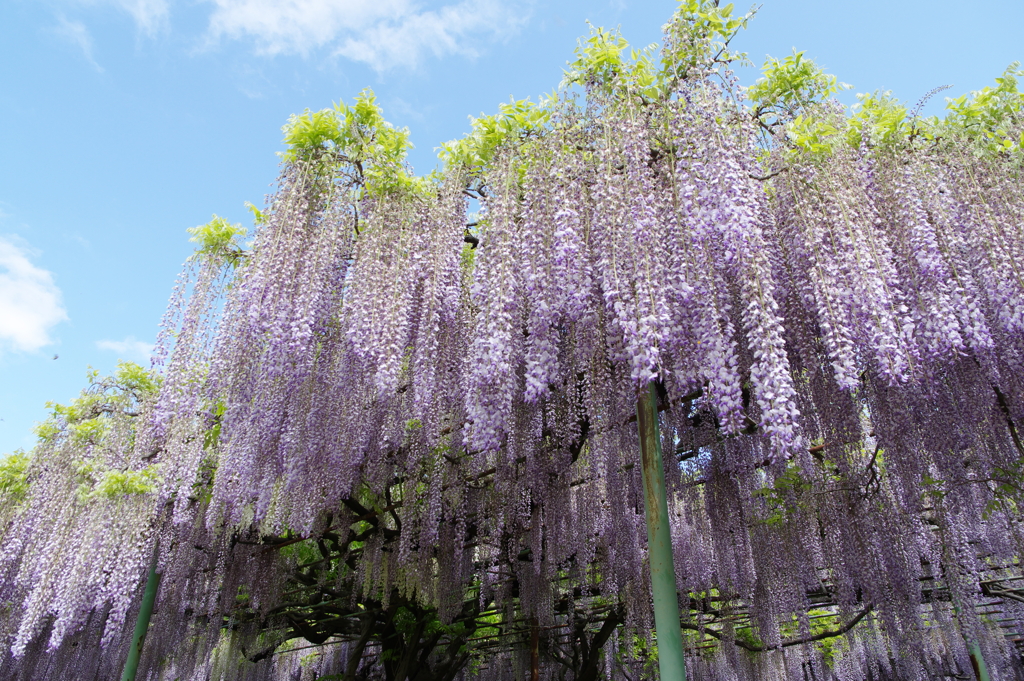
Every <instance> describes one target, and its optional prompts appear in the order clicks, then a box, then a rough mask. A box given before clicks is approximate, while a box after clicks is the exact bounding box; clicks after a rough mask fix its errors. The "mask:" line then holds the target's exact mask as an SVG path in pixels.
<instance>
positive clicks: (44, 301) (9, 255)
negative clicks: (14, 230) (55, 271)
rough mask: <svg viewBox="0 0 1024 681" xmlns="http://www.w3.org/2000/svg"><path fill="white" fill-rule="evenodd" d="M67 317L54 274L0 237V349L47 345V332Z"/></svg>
mask: <svg viewBox="0 0 1024 681" xmlns="http://www.w3.org/2000/svg"><path fill="white" fill-rule="evenodd" d="M19 241H20V240H19ZM67 318H68V316H67V312H66V311H65V310H64V306H63V304H62V303H61V293H60V289H59V288H57V285H56V284H55V283H54V282H53V275H52V274H50V273H49V272H48V271H46V270H44V269H40V268H39V267H36V266H35V265H33V264H32V262H31V261H30V260H29V253H28V248H27V247H25V246H22V245H20V244H19V243H17V242H16V241H15V240H14V239H12V238H8V237H0V349H14V350H21V351H25V352H31V351H34V350H38V349H39V348H41V347H43V346H44V345H49V344H50V343H52V342H53V341H52V340H51V338H50V329H51V328H52V327H54V326H55V325H57V324H58V323H60V322H62V321H64V320H66V319H67Z"/></svg>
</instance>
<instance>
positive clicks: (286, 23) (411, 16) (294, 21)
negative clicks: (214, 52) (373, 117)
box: [210, 0, 527, 70]
mask: <svg viewBox="0 0 1024 681" xmlns="http://www.w3.org/2000/svg"><path fill="white" fill-rule="evenodd" d="M210 1H211V2H213V3H214V5H216V8H215V9H214V11H213V14H212V16H211V17H210V35H211V37H212V38H214V39H217V38H220V37H222V36H226V37H229V38H242V37H246V36H248V37H251V38H254V39H255V41H256V44H257V46H258V49H259V51H260V52H262V53H264V54H269V55H275V54H302V55H306V54H309V53H310V52H311V51H313V50H317V49H322V48H327V49H330V50H331V52H332V54H335V55H338V56H343V57H347V58H348V59H353V60H355V61H361V62H364V63H366V64H369V65H370V66H372V67H373V68H375V69H377V70H385V69H389V68H392V67H396V66H405V67H414V66H416V65H417V64H418V63H419V62H420V60H421V58H422V56H423V55H424V54H433V55H434V56H439V57H440V56H444V55H447V54H462V55H466V56H474V55H475V54H477V52H478V49H477V46H479V45H482V44H486V43H487V41H488V40H493V39H494V38H500V37H502V36H506V35H509V34H511V33H513V32H515V31H516V30H518V29H519V28H520V27H521V26H522V24H523V23H524V22H525V21H526V18H527V17H526V12H525V11H524V10H523V8H522V7H517V3H515V2H509V1H506V2H499V1H498V0H477V1H476V2H469V1H463V2H459V3H457V4H449V5H444V6H442V7H439V8H436V9H422V8H421V7H420V5H418V4H416V3H415V2H413V0H210Z"/></svg>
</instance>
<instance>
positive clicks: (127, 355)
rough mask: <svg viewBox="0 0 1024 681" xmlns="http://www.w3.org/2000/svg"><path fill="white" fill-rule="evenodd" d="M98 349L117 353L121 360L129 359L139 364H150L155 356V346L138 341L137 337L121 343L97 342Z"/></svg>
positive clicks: (126, 339) (128, 338)
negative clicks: (150, 360) (151, 357)
mask: <svg viewBox="0 0 1024 681" xmlns="http://www.w3.org/2000/svg"><path fill="white" fill-rule="evenodd" d="M96 347H97V348H99V349H100V350H112V351H114V352H116V353H117V354H118V355H119V359H129V360H135V361H137V362H148V361H149V358H150V356H152V354H153V344H152V343H147V342H145V341H140V340H136V338H135V336H128V337H127V338H125V339H124V340H120V341H111V340H101V341H96Z"/></svg>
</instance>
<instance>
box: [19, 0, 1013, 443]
mask: <svg viewBox="0 0 1024 681" xmlns="http://www.w3.org/2000/svg"><path fill="white" fill-rule="evenodd" d="M675 6H676V4H675V2H673V1H657V2H654V1H649V2H624V1H621V0H620V1H614V2H607V1H605V0H598V1H596V2H590V3H587V2H574V1H566V2H557V3H556V2H542V1H540V0H534V1H530V0H503V1H500V2H499V1H497V0H474V1H472V2H470V1H460V0H451V1H450V2H447V3H445V2H439V3H427V2H415V1H414V0H372V1H369V0H187V1H176V0H48V1H30V0H3V2H2V3H0V159H2V161H3V162H2V164H0V419H2V420H0V452H6V451H10V450H12V449H14V448H16V447H26V448H27V447H30V446H31V444H32V442H33V437H32V435H31V428H32V425H33V423H34V422H35V421H38V420H41V419H43V418H44V417H45V415H46V410H45V408H44V403H45V402H46V401H47V400H56V401H67V400H69V399H71V398H73V397H74V396H75V395H76V394H77V393H78V392H79V391H80V390H81V389H82V387H84V385H85V374H86V371H87V368H88V367H89V366H93V367H95V368H97V369H99V370H100V371H102V372H107V371H110V370H111V369H112V368H113V366H114V364H115V363H116V361H117V359H118V358H119V357H120V358H124V359H133V360H136V361H146V357H147V353H148V349H149V347H150V345H149V344H150V343H152V341H153V340H154V338H155V336H156V330H157V324H158V323H159V320H160V317H161V315H162V314H163V311H164V307H165V305H166V303H167V299H168V296H169V294H170V291H171V287H172V286H173V284H174V280H175V277H176V275H177V273H178V271H179V270H180V267H181V263H182V261H183V260H184V259H185V258H186V257H187V256H188V255H189V253H190V252H191V248H190V245H189V243H188V239H187V234H186V233H185V228H187V227H191V226H194V225H197V224H201V223H204V222H206V221H208V220H209V219H210V217H211V215H212V214H213V213H217V214H219V215H222V216H224V217H227V218H228V219H229V220H231V221H232V222H243V223H245V224H248V218H249V216H248V213H247V212H246V210H245V208H244V203H245V202H246V201H252V202H253V203H256V204H257V205H261V204H262V201H263V197H264V195H265V194H266V193H267V192H269V191H271V190H272V187H271V185H272V183H273V181H274V179H275V177H276V175H277V160H278V159H277V157H276V155H275V152H277V151H279V150H280V149H281V143H280V138H281V133H280V127H281V125H282V124H283V123H284V121H285V120H286V119H287V118H288V115H289V114H291V113H294V112H300V111H302V110H303V109H305V108H311V109H319V108H323V107H326V106H330V104H331V103H332V102H334V101H338V100H341V99H344V100H346V101H351V100H352V98H353V97H354V96H355V94H356V93H358V92H359V91H360V90H361V89H362V88H364V87H371V88H373V89H374V90H375V91H376V93H377V96H378V102H379V103H380V104H381V105H382V106H383V108H384V113H385V116H386V117H387V118H388V119H389V120H391V121H392V122H394V123H395V124H397V125H400V126H408V127H409V128H410V129H411V130H412V140H413V142H414V144H416V149H414V150H413V152H412V155H411V160H412V163H413V164H414V166H415V168H416V169H417V171H418V172H427V171H429V170H430V169H431V168H432V167H433V166H434V158H435V156H434V148H435V147H436V146H437V145H438V144H440V143H441V142H443V141H446V140H449V139H452V138H456V137H460V136H461V135H462V134H463V133H465V132H466V131H467V130H468V129H469V124H468V121H467V115H470V114H472V115H479V114H480V113H492V112H494V111H495V110H496V108H497V104H498V103H499V102H501V101H507V100H508V98H509V96H514V97H515V98H517V99H521V98H524V97H527V96H530V97H533V98H534V99H536V98H537V96H538V95H540V94H542V93H545V92H550V91H551V90H552V89H553V88H554V87H555V86H556V85H557V84H558V81H559V80H560V78H561V73H562V68H563V67H564V65H565V62H566V60H567V59H568V58H569V57H570V56H571V54H572V50H573V47H574V46H575V44H576V39H577V37H579V36H581V35H584V34H586V33H587V30H588V29H587V24H586V21H587V20H589V21H590V22H591V23H593V24H594V25H603V26H605V27H614V26H619V27H621V30H622V32H623V34H624V35H625V37H626V38H627V39H628V40H629V41H630V42H631V43H632V44H634V45H636V46H644V45H647V44H649V43H651V42H655V41H657V40H658V39H659V37H660V29H661V26H662V24H663V23H665V21H666V20H667V19H668V18H669V16H670V15H671V14H672V12H673V10H674V8H675ZM739 7H740V8H743V7H744V5H739ZM978 7H979V10H978V11H970V10H968V9H965V8H966V5H965V4H964V3H952V2H942V1H938V2H935V1H933V2H918V1H904V2H900V1H898V0H897V1H890V2H879V1H875V0H868V1H865V0H862V1H861V2H858V3H847V2H824V1H819V2H811V1H810V0H765V1H764V3H763V6H762V7H761V9H760V11H759V12H758V15H757V16H756V17H755V19H754V20H753V22H752V23H751V25H750V28H749V29H748V31H746V32H745V33H744V34H743V35H741V36H740V37H739V38H738V39H737V40H736V43H735V46H736V47H737V48H738V49H741V50H744V51H746V52H748V53H749V54H750V56H751V59H752V60H753V61H754V63H755V64H758V65H759V64H761V63H762V62H763V61H764V57H765V55H766V54H771V55H773V56H777V57H781V56H784V55H786V54H788V53H789V52H790V50H791V49H792V48H794V47H795V48H797V49H801V50H806V52H807V55H808V56H809V57H811V58H813V59H815V60H816V61H817V62H818V63H819V64H822V65H823V66H825V67H826V68H827V69H828V70H829V71H830V72H832V73H835V74H836V75H837V76H838V77H839V79H840V80H842V81H844V82H847V83H850V84H852V85H853V86H854V89H853V90H852V91H850V92H849V93H847V94H846V95H844V101H846V102H847V103H852V102H853V101H855V93H856V92H868V91H873V90H876V89H891V90H893V92H894V93H895V94H896V95H897V96H899V97H901V98H902V99H904V100H909V101H910V102H915V101H916V100H917V99H918V98H920V97H921V96H922V95H923V94H925V93H926V92H927V91H929V90H931V89H932V88H934V87H936V86H939V85H945V84H952V85H954V88H953V89H952V90H950V91H948V92H946V93H943V94H944V95H959V94H961V93H964V92H968V91H970V90H976V89H979V88H981V87H983V86H985V85H989V84H991V83H992V79H993V78H995V77H996V76H998V75H999V74H1000V73H1002V71H1003V69H1004V68H1005V67H1006V66H1007V64H1009V63H1010V62H1011V61H1013V60H1021V59H1024V41H1021V40H1020V27H1021V26H1024V3H1022V2H1020V0H1013V1H1011V0H994V1H993V2H989V3H987V4H985V5H984V9H983V11H982V10H981V9H980V7H981V6H978ZM756 75H757V74H756V70H748V71H745V72H744V73H742V74H741V77H742V79H743V81H744V82H747V83H750V82H753V80H754V79H755V78H756ZM943 105H944V102H943V99H942V96H940V97H937V98H935V99H934V100H933V101H932V102H931V104H930V105H929V106H928V108H927V109H926V113H940V112H941V109H942V107H943Z"/></svg>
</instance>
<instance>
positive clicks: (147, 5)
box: [108, 0, 170, 35]
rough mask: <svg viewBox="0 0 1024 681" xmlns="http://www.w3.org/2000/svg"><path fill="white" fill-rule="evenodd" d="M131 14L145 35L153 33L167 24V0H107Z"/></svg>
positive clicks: (168, 12)
mask: <svg viewBox="0 0 1024 681" xmlns="http://www.w3.org/2000/svg"><path fill="white" fill-rule="evenodd" d="M108 2H109V3H110V4H112V5H114V6H116V7H119V8H120V9H122V10H124V11H125V12H127V13H128V14H130V15H132V19H134V20H135V25H136V26H137V27H138V29H139V30H140V31H142V32H143V33H145V34H147V35H153V34H154V33H156V32H157V31H159V30H160V29H162V28H164V26H166V25H167V20H168V18H169V16H170V4H169V3H168V2H167V0H108Z"/></svg>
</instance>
